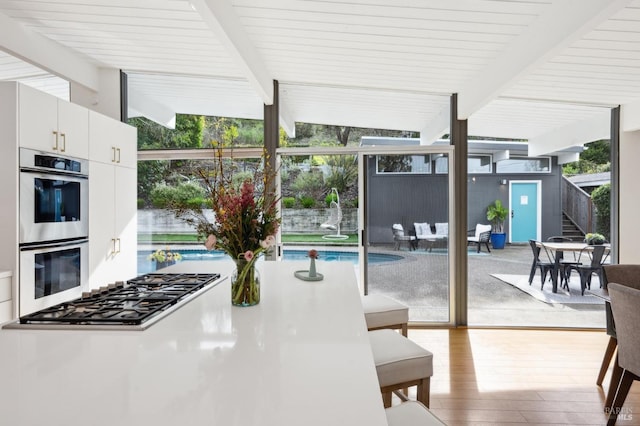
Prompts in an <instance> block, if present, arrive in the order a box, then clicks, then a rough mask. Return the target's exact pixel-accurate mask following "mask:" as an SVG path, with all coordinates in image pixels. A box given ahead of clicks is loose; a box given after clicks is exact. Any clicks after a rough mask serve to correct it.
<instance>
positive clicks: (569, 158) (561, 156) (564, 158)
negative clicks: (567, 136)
mask: <svg viewBox="0 0 640 426" xmlns="http://www.w3.org/2000/svg"><path fill="white" fill-rule="evenodd" d="M557 157H558V164H567V163H573V162H576V161H578V160H579V159H580V153H579V152H563V153H558V154H557Z"/></svg>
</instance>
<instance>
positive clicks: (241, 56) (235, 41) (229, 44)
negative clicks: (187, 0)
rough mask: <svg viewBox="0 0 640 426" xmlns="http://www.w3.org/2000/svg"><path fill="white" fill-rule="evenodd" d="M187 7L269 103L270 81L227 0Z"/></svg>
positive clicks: (207, 0) (201, 0)
mask: <svg viewBox="0 0 640 426" xmlns="http://www.w3.org/2000/svg"><path fill="white" fill-rule="evenodd" d="M191 4H192V5H193V7H194V8H195V9H196V11H197V12H198V13H199V14H200V16H201V17H202V19H203V20H204V21H205V22H206V23H207V25H208V26H209V28H210V29H211V30H212V31H213V32H214V34H215V35H216V37H217V38H218V40H220V42H221V43H222V44H223V45H224V46H225V47H226V49H227V51H228V52H229V55H230V56H231V57H232V58H233V60H234V61H235V63H236V64H237V65H238V66H239V67H240V70H241V71H242V74H243V76H244V77H245V78H246V79H247V80H248V81H249V83H251V85H252V86H253V88H254V89H255V90H256V92H257V93H258V95H259V96H260V98H262V101H263V102H264V104H265V105H272V104H273V80H274V79H273V78H272V76H271V75H270V74H269V72H268V71H267V68H266V66H265V65H264V62H263V61H262V59H261V58H260V54H259V52H258V50H257V49H256V48H255V46H254V45H253V43H252V42H251V40H250V39H249V37H248V36H247V34H246V32H245V30H244V27H243V26H242V23H241V22H240V19H239V18H238V15H236V13H235V11H234V10H233V6H232V5H231V3H230V2H229V0H191Z"/></svg>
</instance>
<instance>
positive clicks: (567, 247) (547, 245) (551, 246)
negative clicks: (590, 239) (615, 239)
mask: <svg viewBox="0 0 640 426" xmlns="http://www.w3.org/2000/svg"><path fill="white" fill-rule="evenodd" d="M536 245H537V246H538V247H540V248H542V249H543V250H546V251H547V254H548V255H549V256H550V257H552V258H553V259H551V258H550V259H549V260H552V261H553V262H554V263H555V271H554V272H553V273H552V274H551V281H552V290H551V291H553V292H554V293H557V292H558V273H559V271H560V261H561V260H562V259H563V256H562V253H564V252H573V253H580V252H582V251H587V252H589V251H593V248H594V246H592V245H589V244H586V243H579V242H541V241H536ZM605 247H606V249H605V253H606V255H608V254H609V251H610V249H611V245H610V244H605ZM548 251H551V252H552V253H549V252H548Z"/></svg>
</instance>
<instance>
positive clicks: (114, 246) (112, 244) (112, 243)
mask: <svg viewBox="0 0 640 426" xmlns="http://www.w3.org/2000/svg"><path fill="white" fill-rule="evenodd" d="M115 254H116V239H115V238H112V239H111V253H110V255H111V256H113V255H115Z"/></svg>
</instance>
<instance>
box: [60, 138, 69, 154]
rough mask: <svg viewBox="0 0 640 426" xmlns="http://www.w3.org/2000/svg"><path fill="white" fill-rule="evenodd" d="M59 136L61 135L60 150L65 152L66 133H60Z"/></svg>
mask: <svg viewBox="0 0 640 426" xmlns="http://www.w3.org/2000/svg"><path fill="white" fill-rule="evenodd" d="M60 136H62V149H60V152H65V151H66V150H67V134H66V133H60Z"/></svg>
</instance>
